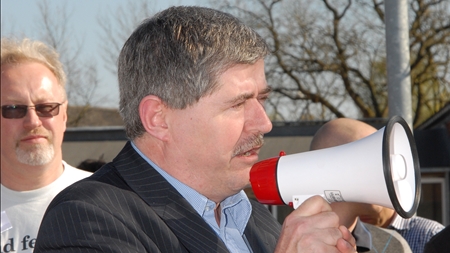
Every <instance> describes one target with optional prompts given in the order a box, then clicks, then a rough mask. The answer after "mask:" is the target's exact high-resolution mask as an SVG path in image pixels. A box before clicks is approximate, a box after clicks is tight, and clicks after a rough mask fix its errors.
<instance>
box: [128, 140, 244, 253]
mask: <svg viewBox="0 0 450 253" xmlns="http://www.w3.org/2000/svg"><path fill="white" fill-rule="evenodd" d="M131 145H132V146H133V148H134V149H135V150H136V152H137V153H138V154H139V155H140V156H141V157H142V158H143V159H144V160H145V161H147V162H148V163H149V164H150V165H151V166H152V167H153V168H155V170H156V171H158V172H159V173H160V174H161V175H162V176H163V177H164V178H165V179H166V180H167V181H168V182H169V183H170V184H171V185H172V186H173V187H174V188H175V189H176V190H177V191H178V192H179V193H180V194H181V195H182V196H183V197H184V198H185V199H186V200H187V201H188V202H189V203H190V204H191V205H192V207H193V208H194V209H195V210H196V211H197V213H198V214H199V215H200V216H201V217H202V218H203V219H204V220H205V221H206V223H208V224H209V225H210V226H211V228H212V229H213V230H214V231H215V232H216V233H217V235H218V236H219V237H220V238H221V239H222V241H223V242H224V243H225V245H226V246H227V248H228V250H229V251H230V252H236V253H245V252H250V253H251V252H252V250H251V247H250V245H249V244H248V242H247V239H246V238H245V235H244V230H245V227H246V226H247V223H248V220H249V218H250V215H251V213H252V205H251V203H250V201H249V199H248V197H247V195H246V194H245V192H244V191H240V192H239V193H237V194H235V195H233V196H230V197H228V198H226V199H224V200H223V201H222V202H221V203H220V207H221V215H220V226H219V225H218V224H217V222H216V218H215V215H214V209H215V207H216V203H215V202H213V201H211V200H209V199H208V198H206V197H205V196H203V195H201V194H200V193H198V192H197V191H196V190H194V189H192V188H191V187H189V186H187V185H185V184H183V183H182V182H180V181H178V180H177V179H176V178H174V177H172V176H171V175H169V174H168V173H167V172H165V171H164V170H163V169H161V168H160V167H158V166H157V165H156V164H155V163H154V162H152V161H151V160H150V159H149V158H148V157H146V156H145V155H144V154H143V153H142V152H141V151H140V150H139V149H138V148H137V147H136V145H134V143H133V142H131Z"/></svg>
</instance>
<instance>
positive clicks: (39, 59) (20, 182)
mask: <svg viewBox="0 0 450 253" xmlns="http://www.w3.org/2000/svg"><path fill="white" fill-rule="evenodd" d="M65 79H66V77H65V74H64V71H63V68H62V64H61V63H60V62H59V60H58V54H57V53H56V52H55V51H54V50H53V49H51V48H49V47H47V46H46V45H45V44H43V43H42V42H39V41H31V40H28V39H24V40H22V41H15V40H11V39H6V38H3V39H2V40H1V107H2V119H1V250H2V252H32V251H33V249H34V244H35V242H36V237H37V232H38V228H39V224H40V222H41V219H42V216H43V214H44V212H45V210H46V208H47V206H48V204H49V203H50V201H51V200H52V199H53V197H54V196H55V195H56V194H57V193H58V192H60V191H61V190H62V189H64V188H65V187H66V186H68V185H70V184H72V183H74V182H75V181H78V180H80V179H82V178H84V177H87V176H89V175H90V174H91V173H88V172H86V171H82V170H79V169H76V168H74V167H72V166H70V165H68V164H67V163H66V162H64V161H63V160H62V151H61V144H62V141H63V136H64V131H65V130H66V122H67V98H66V92H65V88H64V85H65Z"/></svg>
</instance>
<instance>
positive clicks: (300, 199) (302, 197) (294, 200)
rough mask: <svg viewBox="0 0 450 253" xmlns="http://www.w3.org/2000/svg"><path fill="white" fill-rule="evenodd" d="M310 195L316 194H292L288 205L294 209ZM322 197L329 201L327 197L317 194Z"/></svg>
mask: <svg viewBox="0 0 450 253" xmlns="http://www.w3.org/2000/svg"><path fill="white" fill-rule="evenodd" d="M312 196H316V195H293V196H292V202H290V203H289V206H291V207H292V208H294V209H297V208H298V207H299V206H300V205H301V204H302V203H303V202H305V200H307V199H309V198H311V197H312ZM319 196H321V197H322V198H324V199H325V200H326V201H327V202H328V203H330V202H329V201H328V200H327V198H325V195H323V194H319Z"/></svg>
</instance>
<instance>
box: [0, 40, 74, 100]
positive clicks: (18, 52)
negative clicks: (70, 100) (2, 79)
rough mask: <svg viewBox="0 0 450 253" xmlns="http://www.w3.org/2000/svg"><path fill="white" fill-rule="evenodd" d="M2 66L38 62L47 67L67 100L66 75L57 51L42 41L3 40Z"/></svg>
mask: <svg viewBox="0 0 450 253" xmlns="http://www.w3.org/2000/svg"><path fill="white" fill-rule="evenodd" d="M1 43H2V48H1V50H2V51H1V55H2V56H1V58H2V63H1V65H2V66H3V65H6V64H20V63H27V62H37V63H41V64H43V65H45V66H46V67H47V68H48V69H49V70H50V71H51V72H52V73H53V74H54V75H55V77H56V80H58V83H59V85H60V87H61V90H62V93H63V96H64V99H65V98H66V91H65V85H66V74H65V73H64V69H63V65H62V63H61V62H60V60H59V54H58V52H56V50H55V49H53V48H51V47H49V46H47V45H46V44H44V43H43V42H41V41H37V40H35V41H33V40H30V39H28V38H24V39H22V40H15V39H10V38H2V42H1Z"/></svg>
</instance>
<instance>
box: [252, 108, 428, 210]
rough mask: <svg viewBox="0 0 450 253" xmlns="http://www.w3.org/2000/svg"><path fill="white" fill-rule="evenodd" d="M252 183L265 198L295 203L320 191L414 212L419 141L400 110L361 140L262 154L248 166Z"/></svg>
mask: <svg viewBox="0 0 450 253" xmlns="http://www.w3.org/2000/svg"><path fill="white" fill-rule="evenodd" d="M250 183H251V186H252V188H253V192H254V193H255V197H256V199H257V200H258V201H259V202H261V203H263V204H270V205H282V204H287V205H289V204H292V205H293V206H294V208H296V207H297V206H298V205H300V204H301V203H302V202H303V201H304V200H305V199H306V198H309V197H311V196H313V195H321V196H322V197H324V198H325V199H326V200H327V201H329V202H336V201H348V202H361V203H368V204H377V205H382V206H385V207H389V208H392V209H395V211H396V212H397V213H398V214H399V215H400V216H402V217H404V218H410V217H412V216H413V215H414V214H415V213H416V211H417V207H418V205H419V199H420V190H421V187H420V166H419V160H418V154H417V148H416V144H415V141H414V138H413V135H412V132H411V130H410V128H409V126H408V124H407V123H406V122H405V120H404V119H403V118H401V117H400V116H394V117H392V118H390V119H389V121H388V122H387V125H386V126H385V127H383V128H381V129H380V130H378V131H377V132H375V133H373V134H372V135H370V136H367V137H366V138H363V139H361V140H358V141H354V142H351V143H347V144H344V145H340V146H336V147H332V148H326V149H320V150H314V151H308V152H303V153H298V154H292V155H285V156H279V157H274V158H269V159H267V160H262V161H260V162H258V163H256V164H255V165H253V167H252V169H251V170H250Z"/></svg>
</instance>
